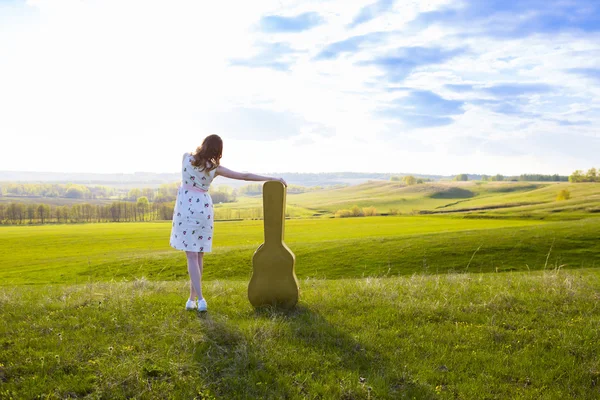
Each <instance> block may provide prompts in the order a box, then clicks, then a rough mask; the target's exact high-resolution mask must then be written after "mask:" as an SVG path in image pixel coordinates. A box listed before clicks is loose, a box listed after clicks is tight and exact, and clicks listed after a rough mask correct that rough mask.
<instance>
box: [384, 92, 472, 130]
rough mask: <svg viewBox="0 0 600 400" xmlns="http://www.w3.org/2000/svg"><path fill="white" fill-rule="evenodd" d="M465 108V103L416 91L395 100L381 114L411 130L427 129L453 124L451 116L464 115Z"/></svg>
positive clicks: (431, 93)
mask: <svg viewBox="0 0 600 400" xmlns="http://www.w3.org/2000/svg"><path fill="white" fill-rule="evenodd" d="M463 106H464V102H463V101H460V100H448V99H445V98H443V97H441V96H440V95H438V94H436V93H433V92H430V91H425V90H415V91H411V92H410V93H409V94H408V95H407V96H405V97H401V98H399V99H396V100H394V101H393V102H392V103H391V105H390V106H387V107H386V108H384V109H383V110H380V111H379V114H380V115H381V116H383V117H385V118H391V119H399V120H401V121H402V122H403V123H404V124H405V126H407V127H409V128H425V127H434V126H444V125H449V124H451V123H452V122H453V121H454V120H453V119H452V118H451V116H452V115H458V114H462V113H463V112H464V110H463Z"/></svg>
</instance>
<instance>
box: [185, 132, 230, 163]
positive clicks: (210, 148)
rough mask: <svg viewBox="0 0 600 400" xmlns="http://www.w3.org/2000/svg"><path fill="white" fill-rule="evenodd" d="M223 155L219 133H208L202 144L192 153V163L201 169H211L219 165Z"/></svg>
mask: <svg viewBox="0 0 600 400" xmlns="http://www.w3.org/2000/svg"><path fill="white" fill-rule="evenodd" d="M222 155H223V140H222V139H221V138H220V137H219V135H210V136H207V137H205V138H204V141H203V142H202V145H201V146H200V147H198V148H197V149H196V151H195V152H194V153H192V157H193V160H192V165H193V166H194V167H197V168H199V169H200V170H201V171H203V170H205V169H208V171H212V170H213V169H215V168H217V167H218V166H219V163H220V162H221V156H222Z"/></svg>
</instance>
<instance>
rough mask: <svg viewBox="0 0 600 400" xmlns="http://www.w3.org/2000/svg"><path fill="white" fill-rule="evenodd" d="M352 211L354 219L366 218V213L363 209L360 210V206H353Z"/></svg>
mask: <svg viewBox="0 0 600 400" xmlns="http://www.w3.org/2000/svg"><path fill="white" fill-rule="evenodd" d="M350 211H352V216H353V217H364V215H365V213H364V212H363V210H362V208H360V207H359V206H353V207H352V208H351V209H350Z"/></svg>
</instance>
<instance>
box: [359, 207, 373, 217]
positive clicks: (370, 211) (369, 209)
mask: <svg viewBox="0 0 600 400" xmlns="http://www.w3.org/2000/svg"><path fill="white" fill-rule="evenodd" d="M362 211H363V214H364V215H365V216H366V217H374V216H376V215H377V209H376V208H375V207H363V209H362Z"/></svg>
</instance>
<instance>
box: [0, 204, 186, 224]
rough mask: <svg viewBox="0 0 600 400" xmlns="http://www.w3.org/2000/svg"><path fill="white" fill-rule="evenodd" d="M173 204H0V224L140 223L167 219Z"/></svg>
mask: <svg viewBox="0 0 600 400" xmlns="http://www.w3.org/2000/svg"><path fill="white" fill-rule="evenodd" d="M173 207H174V203H156V202H155V203H150V202H149V201H148V199H147V198H145V197H141V198H139V199H138V201H137V202H135V203H132V202H127V201H115V202H112V203H111V204H105V205H100V204H89V203H82V204H72V205H63V206H61V205H51V204H39V203H38V204H36V203H30V204H25V203H19V202H10V203H0V224H4V225H23V224H66V223H82V222H141V221H159V220H170V219H172V217H173Z"/></svg>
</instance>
